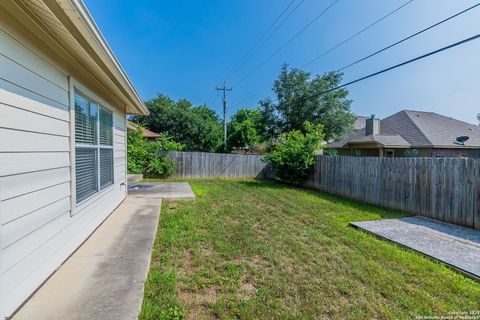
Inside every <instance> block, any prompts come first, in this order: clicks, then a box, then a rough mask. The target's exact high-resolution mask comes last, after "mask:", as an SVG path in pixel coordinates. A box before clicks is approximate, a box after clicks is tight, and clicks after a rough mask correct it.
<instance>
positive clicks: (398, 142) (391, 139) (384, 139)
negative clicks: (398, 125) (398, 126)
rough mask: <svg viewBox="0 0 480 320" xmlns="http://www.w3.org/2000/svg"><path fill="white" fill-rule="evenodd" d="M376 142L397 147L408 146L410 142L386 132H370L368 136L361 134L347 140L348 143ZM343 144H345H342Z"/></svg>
mask: <svg viewBox="0 0 480 320" xmlns="http://www.w3.org/2000/svg"><path fill="white" fill-rule="evenodd" d="M369 142H377V143H379V144H381V145H383V146H386V147H387V146H388V147H398V148H408V147H410V143H408V142H407V141H406V140H405V139H403V138H402V137H401V136H399V135H398V134H395V135H387V134H371V135H369V136H365V135H363V136H362V137H359V136H356V137H354V138H353V139H352V140H349V141H348V142H347V143H346V144H348V143H369ZM344 146H345V145H344Z"/></svg>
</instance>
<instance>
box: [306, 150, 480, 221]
mask: <svg viewBox="0 0 480 320" xmlns="http://www.w3.org/2000/svg"><path fill="white" fill-rule="evenodd" d="M308 185H309V186H310V187H313V188H315V189H319V190H322V191H326V192H330V193H333V194H337V195H341V196H345V197H349V198H353V199H357V200H361V201H365V202H369V203H372V204H376V205H380V206H383V207H387V208H392V209H398V210H403V211H406V212H411V213H414V214H419V215H422V216H426V217H430V218H433V219H438V220H442V221H445V222H450V223H455V224H458V225H462V226H466V227H470V228H475V229H479V230H480V160H479V159H467V158H366V157H326V156H318V157H317V159H316V163H315V168H314V173H313V177H311V179H310V180H309V182H308Z"/></svg>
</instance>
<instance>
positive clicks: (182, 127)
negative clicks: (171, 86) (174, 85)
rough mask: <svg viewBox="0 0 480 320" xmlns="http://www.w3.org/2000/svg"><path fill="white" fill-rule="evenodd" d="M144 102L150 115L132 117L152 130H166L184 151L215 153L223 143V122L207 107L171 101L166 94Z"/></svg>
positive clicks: (163, 131) (186, 101)
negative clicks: (182, 146) (183, 147)
mask: <svg viewBox="0 0 480 320" xmlns="http://www.w3.org/2000/svg"><path fill="white" fill-rule="evenodd" d="M145 104H146V106H147V107H148V109H149V110H150V114H149V115H148V116H135V117H133V120H134V121H135V122H137V123H140V124H141V125H143V126H145V127H147V128H148V129H149V130H151V131H154V132H159V133H166V134H167V135H168V136H169V137H171V138H172V139H173V140H174V141H177V142H179V143H181V144H183V145H184V146H185V149H186V150H188V151H206V152H214V151H217V150H218V149H219V147H220V146H221V145H222V141H223V129H222V124H221V122H220V120H219V118H218V116H217V115H216V113H215V112H214V111H213V110H211V109H210V108H208V107H207V106H205V105H202V106H193V105H192V103H191V102H190V101H188V100H185V99H181V100H177V101H174V100H172V99H170V98H169V97H167V96H165V95H158V96H157V97H156V98H154V99H151V100H149V101H147V102H146V103H145Z"/></svg>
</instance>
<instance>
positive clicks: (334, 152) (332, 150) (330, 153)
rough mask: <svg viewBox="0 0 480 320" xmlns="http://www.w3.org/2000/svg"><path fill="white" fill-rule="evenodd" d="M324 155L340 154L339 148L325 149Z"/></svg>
mask: <svg viewBox="0 0 480 320" xmlns="http://www.w3.org/2000/svg"><path fill="white" fill-rule="evenodd" d="M323 155H325V156H338V150H337V149H334V148H325V149H323Z"/></svg>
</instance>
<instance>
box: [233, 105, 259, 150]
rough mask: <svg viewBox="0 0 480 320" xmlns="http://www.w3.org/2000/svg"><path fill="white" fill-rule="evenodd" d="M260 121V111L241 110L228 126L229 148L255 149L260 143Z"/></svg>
mask: <svg viewBox="0 0 480 320" xmlns="http://www.w3.org/2000/svg"><path fill="white" fill-rule="evenodd" d="M260 120H261V114H260V111H259V110H257V109H239V110H238V111H237V112H236V113H235V114H234V115H233V116H232V118H231V120H230V122H229V124H228V130H227V132H228V148H229V149H230V150H232V149H235V148H247V149H253V148H255V147H256V145H257V144H258V143H259V142H260V135H259V132H260V128H259V126H260V125H261V123H260Z"/></svg>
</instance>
